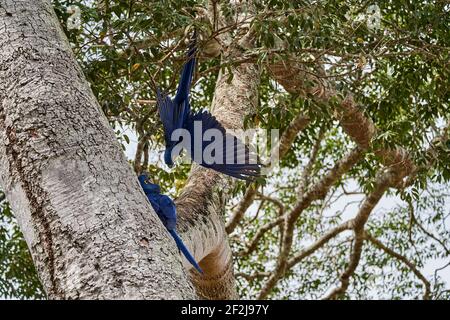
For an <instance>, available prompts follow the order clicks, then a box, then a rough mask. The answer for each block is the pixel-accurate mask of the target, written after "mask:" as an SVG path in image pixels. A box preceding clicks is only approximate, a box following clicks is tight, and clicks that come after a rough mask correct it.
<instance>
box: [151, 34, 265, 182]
mask: <svg viewBox="0 0 450 320" xmlns="http://www.w3.org/2000/svg"><path fill="white" fill-rule="evenodd" d="M195 54H196V44H195V34H194V39H193V41H192V42H191V44H190V46H189V52H188V58H187V61H186V63H185V65H184V67H183V70H182V72H181V77H180V82H179V85H178V88H177V93H176V95H175V97H174V98H173V99H171V98H170V97H168V96H167V95H165V94H163V93H161V91H160V90H159V89H157V92H156V93H157V103H158V109H159V115H160V118H161V122H162V124H163V127H164V140H165V144H166V150H165V152H164V162H165V163H166V164H167V165H168V166H169V167H172V166H173V165H174V158H176V157H177V156H178V155H177V154H174V153H173V151H174V148H175V147H177V146H181V147H182V148H183V149H185V150H187V152H188V155H189V156H190V157H191V159H192V160H194V161H195V162H197V163H198V164H200V165H201V166H203V167H206V168H209V169H213V170H216V171H218V172H221V173H224V174H226V175H229V176H232V177H235V178H238V179H243V180H248V181H252V180H255V179H256V178H257V177H259V176H260V175H261V164H260V163H258V162H257V161H256V155H255V154H253V153H251V152H250V150H249V148H248V146H246V145H245V144H244V143H242V141H240V140H239V139H238V138H236V137H235V136H233V135H231V134H229V133H227V132H226V130H225V128H224V127H223V126H222V125H221V123H220V122H219V121H218V120H217V119H216V118H215V117H214V116H213V115H212V114H211V113H209V112H207V111H200V112H197V113H193V112H192V111H191V107H190V104H189V91H190V89H191V82H192V76H193V73H194V69H195ZM199 124H201V129H198V128H199V127H200V126H199ZM196 128H197V129H196ZM177 129H185V130H187V132H188V133H189V136H190V139H184V138H179V139H178V140H176V141H172V139H171V137H172V133H174V131H175V130H177ZM209 129H215V130H213V131H215V134H218V133H219V137H218V138H215V137H214V139H212V138H211V139H210V141H204V139H203V137H204V134H205V132H206V131H207V130H209ZM209 132H211V131H209ZM217 139H219V140H217ZM205 140H206V139H205ZM199 142H200V143H199ZM212 143H218V144H215V145H216V146H218V148H213V147H212V146H213V145H212ZM208 146H210V150H212V149H214V150H213V151H212V152H211V155H212V157H214V159H216V160H213V161H211V160H209V161H205V159H203V151H204V150H205V149H206V148H207V147H208ZM196 147H197V148H196ZM180 149H181V148H180ZM199 153H201V155H199ZM199 156H200V157H199ZM217 159H218V161H217ZM250 159H252V162H250Z"/></svg>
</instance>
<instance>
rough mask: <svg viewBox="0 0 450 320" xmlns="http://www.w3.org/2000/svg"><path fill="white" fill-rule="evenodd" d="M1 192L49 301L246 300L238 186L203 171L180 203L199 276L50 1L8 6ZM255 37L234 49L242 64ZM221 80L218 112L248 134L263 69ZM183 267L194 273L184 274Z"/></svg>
mask: <svg viewBox="0 0 450 320" xmlns="http://www.w3.org/2000/svg"><path fill="white" fill-rule="evenodd" d="M0 4H1V5H0V39H1V40H0V103H1V108H0V134H1V139H2V141H4V144H2V145H1V146H0V161H1V167H0V183H1V184H2V186H3V187H4V190H5V192H6V194H7V197H8V200H9V201H10V203H11V206H12V208H13V210H14V212H15V214H16V217H17V220H18V222H19V225H20V227H21V229H22V230H23V233H24V235H25V238H26V241H27V244H28V246H29V248H30V251H31V254H32V257H33V260H34V262H35V265H36V267H37V270H38V273H39V276H40V278H41V280H42V283H43V285H44V287H45V289H46V291H47V293H48V295H49V297H50V298H86V299H88V298H113V299H114V298H133V299H134V298H144V299H157V298H163V299H174V298H177V299H185V298H197V297H200V298H206V299H229V298H237V293H236V288H235V279H234V275H233V263H232V255H231V251H230V248H229V245H228V240H227V236H226V232H225V224H224V221H223V213H224V210H225V209H224V208H225V203H226V201H227V200H228V198H229V191H230V190H231V188H232V187H233V180H232V179H230V178H226V177H224V176H223V175H220V174H218V173H216V172H213V171H211V170H206V169H204V168H201V167H198V166H194V167H193V169H192V172H191V175H190V177H189V179H188V181H187V184H186V186H185V188H184V190H183V192H182V194H181V196H180V197H179V198H178V199H177V200H176V204H177V210H178V214H179V224H178V226H177V227H178V230H179V233H180V234H181V236H182V238H183V240H184V241H185V243H186V245H187V247H188V248H189V249H190V250H191V251H192V252H193V254H194V256H195V258H196V259H197V260H198V261H200V266H201V267H202V269H203V270H204V274H203V275H202V276H199V275H198V274H196V273H195V272H191V273H190V274H189V275H187V273H186V271H185V270H186V269H188V268H191V266H190V265H189V264H188V263H187V262H186V261H185V259H184V258H181V256H180V254H179V252H178V251H177V250H176V246H175V244H174V242H173V241H172V240H171V238H169V237H168V233H167V232H166V231H165V229H164V227H163V226H162V224H161V222H160V221H159V219H158V218H157V216H156V215H155V214H154V212H153V210H152V209H151V206H150V205H149V203H148V201H147V199H146V198H145V196H144V194H143V192H142V191H141V188H140V186H139V183H138V182H137V179H136V176H135V174H134V173H133V170H132V169H131V168H130V166H129V164H128V163H127V160H126V158H125V156H124V154H123V152H122V151H121V149H120V146H119V144H118V143H117V141H116V138H115V136H114V133H113V131H112V130H111V128H110V127H109V125H108V122H107V119H106V118H105V117H104V115H103V114H102V112H101V110H100V108H99V105H98V103H97V101H96V100H95V97H94V96H93V94H92V92H91V90H90V88H89V85H88V84H87V82H86V80H85V78H84V76H83V74H82V72H81V70H80V68H79V67H78V65H77V63H76V60H75V59H74V57H73V55H72V53H71V48H70V45H69V43H68V41H67V39H66V38H65V35H64V34H63V32H62V30H61V28H60V26H59V22H58V20H57V17H56V15H55V14H54V12H53V9H52V6H51V3H50V1H48V0H40V1H32V2H31V1H24V0H20V1H17V0H0ZM251 45H252V33H251V32H250V31H249V32H248V34H247V35H246V36H244V37H243V38H242V39H241V41H239V42H238V43H236V44H234V45H232V46H230V47H228V48H226V50H224V54H225V55H226V56H227V57H230V56H235V57H237V58H239V56H240V55H241V54H242V51H243V50H242V48H244V49H246V48H248V47H250V46H251ZM231 72H232V73H233V79H232V81H228V80H229V79H230V77H229V76H230V75H229V74H227V73H225V74H221V75H220V76H219V79H218V81H217V85H216V91H215V96H214V102H213V105H212V112H213V114H214V115H215V116H216V117H217V118H218V120H219V121H221V122H222V124H223V125H224V127H226V128H228V129H240V128H242V125H243V119H244V117H245V115H247V114H249V113H251V112H254V110H255V108H256V105H257V101H258V97H257V87H258V84H259V68H258V67H257V66H256V64H253V63H246V64H241V65H239V66H237V67H235V68H232V70H231ZM183 266H184V268H183Z"/></svg>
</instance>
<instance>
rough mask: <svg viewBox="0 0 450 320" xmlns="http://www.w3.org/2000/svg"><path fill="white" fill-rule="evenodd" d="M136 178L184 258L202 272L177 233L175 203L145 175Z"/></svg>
mask: <svg viewBox="0 0 450 320" xmlns="http://www.w3.org/2000/svg"><path fill="white" fill-rule="evenodd" d="M138 179H139V182H140V184H141V186H142V189H144V193H145V195H146V196H147V198H148V200H149V201H150V204H151V205H152V207H153V209H154V210H155V212H156V214H157V215H158V217H159V219H161V221H162V223H163V224H164V226H165V227H166V229H167V231H169V233H170V235H171V236H172V237H173V239H174V240H175V243H176V244H177V247H178V249H179V250H180V251H181V252H182V253H183V255H184V256H185V257H186V259H187V260H188V261H189V262H190V263H191V264H192V266H193V267H194V268H195V269H196V270H197V271H198V272H200V273H203V271H202V269H200V266H199V265H198V264H197V262H196V261H195V259H194V257H193V256H192V254H191V253H190V252H189V250H188V248H186V246H185V245H184V243H183V241H182V240H181V238H180V237H179V236H178V234H177V231H176V225H177V209H176V206H175V203H174V202H173V201H172V199H170V198H169V197H168V196H166V195H164V194H161V188H160V187H159V185H157V184H154V183H150V182H149V181H148V176H147V175H145V174H142V175H140V176H139V177H138Z"/></svg>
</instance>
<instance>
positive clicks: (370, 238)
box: [364, 232, 430, 300]
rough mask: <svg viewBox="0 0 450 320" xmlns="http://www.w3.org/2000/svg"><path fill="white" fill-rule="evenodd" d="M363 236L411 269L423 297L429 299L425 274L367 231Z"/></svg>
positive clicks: (428, 287)
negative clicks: (420, 286) (420, 283)
mask: <svg viewBox="0 0 450 320" xmlns="http://www.w3.org/2000/svg"><path fill="white" fill-rule="evenodd" d="M364 238H365V239H367V240H369V241H370V242H371V243H372V244H374V245H375V246H376V247H377V248H378V249H381V250H383V251H384V252H385V253H387V254H388V255H390V256H392V257H394V258H396V259H397V260H399V261H401V262H403V263H404V264H405V265H406V266H407V267H408V268H409V269H410V270H411V271H412V273H414V274H415V275H416V277H417V278H419V279H420V281H422V283H423V286H424V293H423V299H424V300H429V299H430V282H429V281H428V280H427V278H425V276H424V275H423V274H422V273H421V272H420V271H419V270H418V269H417V267H416V266H415V265H414V263H412V262H411V261H409V260H408V259H407V258H406V257H405V256H403V255H401V254H399V253H397V252H395V251H394V250H392V249H390V248H388V247H386V246H385V245H384V244H383V243H382V242H381V241H379V240H378V239H376V238H374V237H373V236H371V235H370V234H369V233H367V232H365V233H364Z"/></svg>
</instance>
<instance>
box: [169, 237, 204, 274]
mask: <svg viewBox="0 0 450 320" xmlns="http://www.w3.org/2000/svg"><path fill="white" fill-rule="evenodd" d="M169 233H170V234H171V235H172V237H173V239H174V240H175V243H176V244H177V247H178V249H180V251H181V252H182V253H183V255H184V256H185V257H186V259H187V260H188V261H189V262H190V263H191V264H192V265H193V266H194V268H195V269H196V270H197V271H198V272H200V273H203V271H202V269H201V268H200V266H199V265H198V264H197V262H196V261H195V259H194V257H193V256H192V255H191V253H190V252H189V250H188V248H186V246H185V245H184V243H183V240H181V238H180V237H179V236H178V234H177V233H176V231H175V230H173V229H172V230H169Z"/></svg>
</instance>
